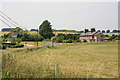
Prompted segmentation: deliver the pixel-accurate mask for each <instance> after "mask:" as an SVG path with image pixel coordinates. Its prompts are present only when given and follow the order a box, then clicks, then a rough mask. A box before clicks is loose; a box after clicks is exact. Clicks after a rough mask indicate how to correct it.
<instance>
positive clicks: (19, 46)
mask: <svg viewBox="0 0 120 80" xmlns="http://www.w3.org/2000/svg"><path fill="white" fill-rule="evenodd" d="M8 47H9V48H21V47H24V45H23V44H17V45H9V46H8Z"/></svg>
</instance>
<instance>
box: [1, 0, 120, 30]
mask: <svg viewBox="0 0 120 80" xmlns="http://www.w3.org/2000/svg"><path fill="white" fill-rule="evenodd" d="M11 1H13V2H7V0H6V2H2V8H1V9H0V10H1V11H2V12H4V13H5V14H6V15H8V16H9V17H10V18H12V19H13V20H14V21H16V22H17V23H19V24H20V25H22V26H23V27H24V28H25V27H26V29H28V30H30V29H31V28H38V26H39V25H40V24H41V23H42V22H43V21H44V20H46V19H47V20H48V21H49V22H51V24H52V25H53V26H52V27H53V29H73V30H83V29H84V28H92V27H94V28H96V29H100V30H103V29H105V30H106V29H110V30H113V29H117V28H118V3H117V2H68V1H66V2H14V0H11ZM18 1H19V0H18ZM41 1H42V0H41ZM3 20H4V19H3ZM3 26H6V25H5V24H3ZM3 26H2V27H1V28H3ZM11 26H12V25H11ZM6 27H7V26H6ZM13 27H14V26H13Z"/></svg>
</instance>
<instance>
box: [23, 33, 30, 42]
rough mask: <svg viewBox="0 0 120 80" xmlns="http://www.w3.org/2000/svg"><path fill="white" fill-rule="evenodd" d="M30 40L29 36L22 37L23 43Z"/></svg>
mask: <svg viewBox="0 0 120 80" xmlns="http://www.w3.org/2000/svg"><path fill="white" fill-rule="evenodd" d="M28 39H29V34H27V33H25V34H23V36H22V41H27V40H28Z"/></svg>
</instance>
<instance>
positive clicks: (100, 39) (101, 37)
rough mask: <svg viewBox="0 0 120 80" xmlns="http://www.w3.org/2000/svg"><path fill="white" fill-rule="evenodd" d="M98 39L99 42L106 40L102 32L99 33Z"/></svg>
mask: <svg viewBox="0 0 120 80" xmlns="http://www.w3.org/2000/svg"><path fill="white" fill-rule="evenodd" d="M97 41H98V42H101V41H104V35H103V34H101V33H100V34H98V35H97Z"/></svg>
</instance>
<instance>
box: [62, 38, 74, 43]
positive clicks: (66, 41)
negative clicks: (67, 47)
mask: <svg viewBox="0 0 120 80" xmlns="http://www.w3.org/2000/svg"><path fill="white" fill-rule="evenodd" d="M62 42H63V43H72V42H74V41H73V40H71V39H69V40H63V41H62Z"/></svg>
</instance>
